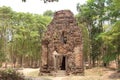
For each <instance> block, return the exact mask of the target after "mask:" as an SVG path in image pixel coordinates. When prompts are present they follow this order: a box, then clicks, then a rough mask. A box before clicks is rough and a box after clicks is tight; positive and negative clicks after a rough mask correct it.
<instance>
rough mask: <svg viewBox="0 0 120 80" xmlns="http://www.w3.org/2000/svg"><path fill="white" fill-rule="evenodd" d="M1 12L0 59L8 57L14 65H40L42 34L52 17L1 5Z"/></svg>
mask: <svg viewBox="0 0 120 80" xmlns="http://www.w3.org/2000/svg"><path fill="white" fill-rule="evenodd" d="M0 14H1V15H0V18H1V19H0V44H1V46H0V55H1V57H0V60H1V61H3V60H2V59H6V58H8V60H9V62H12V63H13V64H14V67H15V64H16V63H18V64H19V66H20V67H24V66H29V67H38V66H39V61H40V54H41V39H42V35H43V33H44V31H45V30H46V26H47V25H48V23H49V22H50V20H51V18H50V17H48V16H41V15H37V14H30V13H21V12H19V13H18V12H14V11H12V9H11V8H9V7H0ZM4 57H5V58H4Z"/></svg>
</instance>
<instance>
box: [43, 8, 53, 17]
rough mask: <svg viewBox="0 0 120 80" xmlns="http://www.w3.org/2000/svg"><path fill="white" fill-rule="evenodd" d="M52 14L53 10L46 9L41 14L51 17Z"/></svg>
mask: <svg viewBox="0 0 120 80" xmlns="http://www.w3.org/2000/svg"><path fill="white" fill-rule="evenodd" d="M53 14H54V12H53V11H51V10H47V11H45V12H44V13H43V16H49V17H53Z"/></svg>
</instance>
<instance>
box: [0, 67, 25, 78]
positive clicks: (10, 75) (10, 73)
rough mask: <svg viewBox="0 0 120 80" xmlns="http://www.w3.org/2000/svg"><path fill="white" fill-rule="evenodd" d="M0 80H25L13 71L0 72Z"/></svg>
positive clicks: (21, 75)
mask: <svg viewBox="0 0 120 80" xmlns="http://www.w3.org/2000/svg"><path fill="white" fill-rule="evenodd" d="M0 80H25V78H24V75H23V74H21V73H19V72H17V71H16V70H14V69H6V70H0Z"/></svg>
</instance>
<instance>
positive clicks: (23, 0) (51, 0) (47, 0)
mask: <svg viewBox="0 0 120 80" xmlns="http://www.w3.org/2000/svg"><path fill="white" fill-rule="evenodd" d="M26 1H27V0H22V2H26ZM42 1H44V3H46V2H55V1H56V2H58V1H59V0H42Z"/></svg>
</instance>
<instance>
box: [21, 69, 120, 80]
mask: <svg viewBox="0 0 120 80" xmlns="http://www.w3.org/2000/svg"><path fill="white" fill-rule="evenodd" d="M97 70H98V69H97ZM95 71H96V70H95ZM95 71H94V70H87V71H86V73H87V74H86V75H85V76H65V77H49V76H48V77H46V76H44V77H36V78H33V77H31V76H29V77H28V78H31V80H120V78H114V75H113V74H114V73H115V71H112V70H106V71H104V70H100V71H99V74H97V73H98V72H97V73H96V72H95ZM101 71H102V72H101ZM19 72H22V73H23V74H24V75H25V76H27V75H28V74H29V73H33V72H39V68H37V69H31V68H23V70H19ZM33 74H34V73H33ZM37 74H38V73H37ZM95 74H96V75H95ZM111 75H112V76H113V78H110V76H111ZM115 75H116V74H115ZM117 75H118V74H117Z"/></svg>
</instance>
